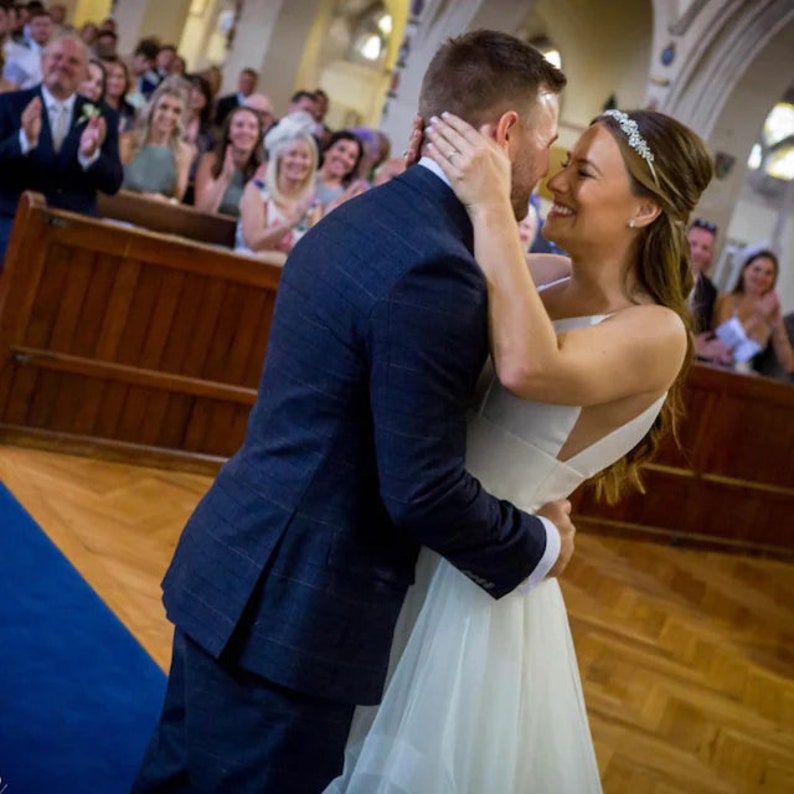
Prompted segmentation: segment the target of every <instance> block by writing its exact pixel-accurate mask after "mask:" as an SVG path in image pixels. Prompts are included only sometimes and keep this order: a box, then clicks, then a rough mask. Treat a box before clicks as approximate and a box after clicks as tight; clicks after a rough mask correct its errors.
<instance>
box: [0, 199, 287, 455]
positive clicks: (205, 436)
mask: <svg viewBox="0 0 794 794" xmlns="http://www.w3.org/2000/svg"><path fill="white" fill-rule="evenodd" d="M270 259H271V262H270V263H269V262H267V261H264V260H258V259H257V260H255V259H253V258H250V257H246V256H243V255H240V254H235V253H234V252H233V251H227V250H223V249H220V248H218V247H216V246H214V245H207V244H204V243H199V242H194V241H191V240H187V239H184V238H179V237H174V236H172V235H165V234H159V233H155V232H149V231H145V230H142V229H140V228H129V227H125V226H117V225H115V224H112V223H108V222H106V221H103V220H99V219H95V218H88V217H85V216H81V215H74V214H72V213H68V212H62V211H56V210H51V209H48V208H47V207H46V205H45V204H44V201H43V199H42V198H41V197H40V196H35V195H34V194H26V195H25V196H23V199H22V201H21V203H20V207H19V210H18V212H17V216H16V220H15V223H14V228H13V231H12V235H11V240H10V243H9V248H8V254H7V257H6V262H5V273H4V274H3V276H2V278H0V439H4V440H6V441H14V442H21V441H24V442H25V443H36V444H39V445H41V446H46V447H50V448H57V449H61V450H64V451H73V452H87V453H90V454H104V455H106V456H109V457H114V456H115V457H119V458H123V459H125V460H130V461H138V462H147V463H157V464H158V465H159V464H164V465H168V464H174V465H179V466H183V467H184V466H188V467H194V468H195V467H197V468H201V469H206V468H216V467H217V465H218V464H219V463H220V462H222V461H223V460H224V459H225V458H226V457H228V456H229V455H231V454H232V453H233V452H234V451H235V450H236V449H237V447H238V446H239V445H240V442H241V441H242V438H243V434H244V431H245V425H246V420H247V417H248V411H249V409H250V407H251V405H252V404H253V402H254V399H255V396H256V388H257V385H258V381H259V374H260V370H261V366H262V361H263V360H264V355H265V349H266V346H267V339H268V331H269V328H270V322H271V318H272V314H273V302H274V300H275V295H276V287H277V285H278V282H279V278H280V274H281V267H280V266H279V263H283V255H282V254H273V256H272V257H271V258H270Z"/></svg>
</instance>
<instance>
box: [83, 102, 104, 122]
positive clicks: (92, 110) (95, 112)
mask: <svg viewBox="0 0 794 794" xmlns="http://www.w3.org/2000/svg"><path fill="white" fill-rule="evenodd" d="M101 115H102V111H101V110H100V109H99V108H98V107H97V106H96V105H92V104H91V103H90V102H86V103H85V105H83V109H82V110H81V111H80V118H79V119H77V125H78V126H79V125H80V124H83V123H84V122H89V121H91V119H96V118H99V117H100V116H101Z"/></svg>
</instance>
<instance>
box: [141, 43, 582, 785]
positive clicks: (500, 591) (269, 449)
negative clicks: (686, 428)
mask: <svg viewBox="0 0 794 794" xmlns="http://www.w3.org/2000/svg"><path fill="white" fill-rule="evenodd" d="M564 83H565V78H564V77H563V76H562V74H561V73H560V72H559V71H558V70H556V69H555V68H554V67H553V66H551V65H550V64H548V63H547V62H546V61H545V60H544V59H543V58H542V56H541V55H540V54H539V53H538V52H537V51H536V50H534V49H532V48H531V47H529V46H528V45H526V44H524V43H523V42H520V41H519V40H517V39H515V38H513V37H511V36H507V35H506V34H502V33H494V32H490V31H479V32H475V33H472V34H468V35H466V36H462V37H460V38H459V39H454V40H450V41H448V42H447V43H446V44H445V45H444V46H443V47H442V49H441V50H440V51H439V53H438V54H437V55H436V56H435V58H434V60H433V62H432V63H431V65H430V67H429V69H428V72H427V74H426V76H425V79H424V82H423V86H422V94H421V100H420V111H421V112H422V113H423V115H425V114H433V113H440V112H441V111H442V110H444V109H448V110H450V111H453V112H455V113H458V114H459V115H461V116H463V117H465V118H467V119H468V120H469V121H472V122H473V123H477V124H482V123H486V122H488V123H492V124H493V125H494V135H495V137H496V138H497V140H499V141H500V142H503V143H506V145H507V146H508V147H509V151H510V156H511V159H512V160H513V163H514V174H513V193H514V196H513V204H514V207H515V208H516V211H517V212H519V213H526V208H527V204H528V199H529V194H530V192H531V190H532V188H533V187H534V185H535V183H536V182H537V181H538V179H539V178H540V177H542V176H543V174H544V173H545V171H546V170H547V169H548V155H549V148H550V146H551V144H552V142H553V141H554V139H555V138H556V125H557V114H558V104H557V96H556V95H557V94H558V93H559V91H560V90H561V89H562V87H563V85H564ZM425 117H427V116H426V115H425ZM472 245H473V240H472V227H471V224H470V222H469V220H468V216H467V214H466V210H465V208H464V207H463V205H462V204H461V203H460V202H459V201H458V200H457V198H456V197H455V195H454V193H453V191H452V190H451V188H450V187H449V185H448V184H446V183H445V182H444V181H443V179H442V178H440V177H439V175H438V173H436V172H434V171H432V170H431V169H430V168H429V167H425V166H424V165H423V164H422V163H420V164H419V165H416V166H413V167H411V168H409V169H408V170H407V171H406V173H405V174H403V175H401V176H399V177H397V178H396V179H394V180H392V181H391V182H389V183H387V184H386V185H384V186H383V187H380V188H377V189H374V190H371V191H369V192H368V193H365V194H364V195H363V196H361V197H360V198H358V199H355V200H351V201H349V202H347V203H346V204H344V205H343V206H342V207H340V208H339V209H336V210H334V211H333V212H332V213H331V214H329V215H328V216H327V217H326V218H325V219H324V220H323V221H321V222H320V223H319V224H318V225H317V226H315V227H314V229H312V230H311V231H310V232H309V233H308V234H307V235H306V236H305V238H304V239H303V241H301V242H300V243H299V244H298V245H297V246H296V247H295V249H294V251H293V253H292V254H291V255H290V258H289V260H288V262H287V264H286V267H285V269H284V273H283V276H282V279H281V282H280V285H279V289H278V298H277V302H276V311H275V316H274V319H273V324H272V328H271V331H270V340H269V347H268V352H267V359H266V361H265V366H264V371H263V373H262V379H261V384H260V389H259V395H258V400H257V403H256V405H255V406H254V408H253V410H252V412H251V416H250V419H249V423H248V431H247V435H246V439H245V442H244V444H243V447H242V449H240V451H239V452H238V453H237V454H236V455H235V456H234V457H233V458H232V459H231V460H230V461H229V462H228V463H227V464H226V466H224V468H223V470H222V471H221V472H220V474H219V475H218V478H217V479H216V481H215V483H214V484H213V486H212V487H211V488H210V490H209V492H208V493H207V494H206V495H205V497H204V498H203V499H202V501H201V503H200V504H199V505H198V507H197V509H196V511H195V512H194V514H193V516H192V517H191V519H190V520H189V522H188V524H187V526H186V527H185V530H184V532H183V534H182V537H181V539H180V541H179V545H178V547H177V550H176V553H175V556H174V559H173V562H172V564H171V567H170V568H169V570H168V572H167V574H166V577H165V580H164V583H163V587H164V601H165V605H166V609H167V612H168V616H169V618H170V619H171V620H172V621H173V622H174V623H175V625H176V630H175V635H174V652H173V661H172V667H171V673H170V677H169V685H168V691H167V694H166V700H165V705H164V708H163V713H162V717H161V720H160V723H159V725H158V726H157V728H156V730H155V733H154V736H153V737H152V742H151V744H150V747H149V749H148V751H147V755H146V757H145V759H144V763H143V766H142V768H141V770H140V772H139V775H138V779H137V781H136V784H135V786H134V787H133V791H135V792H154V791H158V792H161V791H162V792H164V791H207V792H209V791H212V792H235V794H239V793H240V792H279V794H288V793H289V792H295V793H296V794H298V793H299V794H310V792H319V791H321V790H322V789H323V788H324V787H325V786H326V785H327V784H328V783H329V782H330V780H331V779H332V778H333V777H334V776H335V775H337V774H338V773H339V772H340V771H341V768H342V754H343V749H344V745H345V741H346V738H347V735H348V730H349V727H350V721H351V719H352V715H353V710H354V708H355V706H356V704H373V703H377V702H378V701H379V699H380V697H381V692H382V688H383V683H384V679H385V675H386V667H387V661H388V657H389V649H390V646H391V641H392V632H393V628H394V625H395V622H396V619H397V615H398V613H399V611H400V607H401V605H402V602H403V599H404V596H405V592H406V590H407V588H408V587H409V586H410V584H411V583H412V581H413V577H414V565H415V562H416V558H417V554H418V552H419V548H420V546H421V545H423V544H424V545H427V546H429V547H430V548H432V549H435V550H436V551H437V552H439V553H440V554H442V555H443V556H445V557H446V558H447V559H448V560H450V561H451V562H452V563H453V564H454V565H455V566H457V567H458V568H459V569H460V570H461V571H462V572H463V573H464V574H465V575H467V576H469V577H470V578H471V579H472V580H473V581H475V582H477V584H479V585H480V586H481V587H483V588H484V589H485V590H486V591H487V592H488V593H490V594H491V595H492V596H493V597H494V598H499V597H500V596H502V595H505V594H507V593H509V592H511V591H512V590H513V589H514V588H516V587H517V586H518V585H520V584H521V583H523V582H525V581H526V580H527V579H529V581H530V582H533V581H537V580H538V579H540V578H542V577H543V576H544V575H546V574H547V573H549V571H550V570H551V572H552V573H558V572H559V571H560V570H561V569H562V568H563V567H564V566H565V564H566V563H567V560H568V558H569V557H570V554H571V552H572V550H573V525H572V524H571V523H570V519H569V517H568V515H567V512H566V506H565V505H563V504H560V503H555V504H554V505H552V506H551V507H549V509H548V512H547V516H550V517H552V518H553V523H552V521H550V520H549V519H548V518H542V519H541V518H538V517H535V516H530V515H527V514H525V513H522V512H521V511H519V510H518V509H517V508H515V507H514V506H513V505H511V504H508V503H507V502H503V501H499V500H497V499H496V498H494V497H492V496H491V495H490V494H488V493H486V492H485V491H484V490H483V489H482V487H481V485H480V484H479V483H478V482H477V480H475V479H474V478H473V477H472V476H471V475H470V474H469V473H468V472H467V471H466V469H465V466H464V455H465V443H466V423H465V413H466V408H467V404H468V402H469V400H470V398H471V395H472V391H473V389H474V386H475V382H476V380H477V376H478V374H479V372H480V370H481V368H482V366H483V363H484V362H485V359H486V357H487V354H488V332H487V291H486V286H485V281H484V278H483V275H482V272H481V271H480V269H479V268H478V267H477V264H476V262H475V261H474V258H473V255H472ZM567 507H568V509H569V506H567ZM555 524H556V527H555ZM558 530H559V531H558ZM552 566H554V567H552Z"/></svg>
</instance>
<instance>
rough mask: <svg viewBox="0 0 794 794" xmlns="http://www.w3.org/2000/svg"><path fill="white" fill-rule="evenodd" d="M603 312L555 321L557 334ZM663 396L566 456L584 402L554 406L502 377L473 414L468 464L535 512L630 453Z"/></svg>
mask: <svg viewBox="0 0 794 794" xmlns="http://www.w3.org/2000/svg"><path fill="white" fill-rule="evenodd" d="M604 319H605V315H594V316H588V317H572V318H569V319H565V320H556V321H555V322H554V328H555V330H556V331H557V332H558V333H563V332H565V331H569V330H571V329H573V328H581V327H583V326H586V325H595V324H596V323H599V322H601V321H602V320H604ZM664 398H665V395H662V396H661V397H659V399H658V400H656V401H655V402H654V403H653V404H652V405H650V406H649V407H648V408H647V409H646V410H645V411H643V412H642V413H641V414H639V415H638V416H636V417H635V418H634V419H632V420H631V421H630V422H628V423H626V424H624V425H621V426H620V427H619V428H617V429H616V430H614V431H612V432H611V433H608V434H607V435H605V436H604V437H602V438H601V439H599V440H598V441H596V442H595V443H594V444H592V445H590V446H589V447H587V448H586V449H583V450H582V451H581V452H579V453H577V454H576V455H574V456H573V457H571V458H569V459H568V460H566V461H562V460H559V458H558V456H559V453H560V450H561V449H562V447H563V445H564V444H565V442H566V441H567V440H568V437H569V436H570V434H571V431H572V430H573V428H574V426H575V425H576V422H577V420H578V419H579V414H580V413H581V412H582V409H581V407H579V406H575V405H552V404H550V403H542V402H535V401H532V400H522V399H520V398H518V397H515V396H513V395H512V394H510V392H508V391H507V389H505V388H504V387H503V386H502V385H501V384H500V383H499V382H498V381H496V380H494V381H493V383H492V384H491V386H490V388H489V389H488V391H487V393H486V395H485V397H484V399H483V401H482V404H481V406H480V408H479V410H478V411H477V412H476V413H475V414H474V415H472V416H471V418H470V421H469V432H468V436H467V442H466V449H467V452H466V467H467V468H468V469H469V471H470V472H471V473H472V474H474V476H475V477H477V478H478V479H479V480H480V482H481V483H482V484H483V486H484V487H485V489H486V490H487V491H490V492H491V493H493V494H494V495H495V496H498V497H499V498H500V499H507V500H509V501H511V502H512V503H513V504H514V505H516V507H520V508H521V509H522V510H526V511H528V512H532V511H534V510H536V509H537V508H538V507H540V506H541V505H542V504H544V503H545V502H550V501H553V500H555V499H562V498H564V497H566V496H568V494H570V493H571V492H572V491H573V490H574V489H576V488H577V487H578V486H579V485H580V484H581V483H582V482H584V481H585V480H586V479H588V478H589V477H592V476H593V475H595V474H597V473H598V472H599V471H601V470H602V469H605V468H606V467H607V466H609V465H611V464H612V463H614V462H615V461H616V460H618V459H620V458H621V457H623V456H624V455H625V454H626V453H628V452H629V451H630V450H631V449H632V448H633V447H634V446H636V444H637V443H638V442H639V441H640V440H641V439H642V438H643V437H644V436H645V434H646V433H647V432H648V430H649V429H650V428H651V426H652V425H653V422H654V420H655V419H656V416H657V415H658V413H659V411H660V409H661V407H662V403H663V402H664Z"/></svg>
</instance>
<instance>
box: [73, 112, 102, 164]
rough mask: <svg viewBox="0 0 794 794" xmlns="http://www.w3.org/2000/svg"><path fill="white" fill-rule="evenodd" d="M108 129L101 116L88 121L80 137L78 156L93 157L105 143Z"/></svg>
mask: <svg viewBox="0 0 794 794" xmlns="http://www.w3.org/2000/svg"><path fill="white" fill-rule="evenodd" d="M107 132H108V128H107V124H106V123H105V119H104V118H103V117H102V116H97V117H96V118H93V119H90V120H89V121H88V123H87V124H86V125H85V129H84V130H83V134H82V135H81V136H80V150H79V153H80V156H81V157H85V158H88V157H93V156H94V154H95V153H96V151H97V149H99V148H100V147H101V146H102V144H103V143H104V142H105V136H106V135H107Z"/></svg>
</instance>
